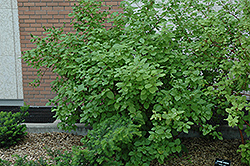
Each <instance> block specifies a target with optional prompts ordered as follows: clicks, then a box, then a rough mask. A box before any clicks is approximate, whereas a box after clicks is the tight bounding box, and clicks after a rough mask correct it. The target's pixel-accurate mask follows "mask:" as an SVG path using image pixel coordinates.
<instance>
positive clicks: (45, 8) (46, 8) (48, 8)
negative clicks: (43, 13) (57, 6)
mask: <svg viewBox="0 0 250 166" xmlns="http://www.w3.org/2000/svg"><path fill="white" fill-rule="evenodd" d="M41 10H53V8H52V7H48V6H46V7H42V9H41Z"/></svg>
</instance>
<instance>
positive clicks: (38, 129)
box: [24, 120, 90, 135]
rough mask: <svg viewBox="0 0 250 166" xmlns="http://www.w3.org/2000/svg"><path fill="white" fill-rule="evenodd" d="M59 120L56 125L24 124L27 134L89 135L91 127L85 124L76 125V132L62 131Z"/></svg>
mask: <svg viewBox="0 0 250 166" xmlns="http://www.w3.org/2000/svg"><path fill="white" fill-rule="evenodd" d="M59 122H60V121H59V120H56V121H55V122H54V123H24V124H26V127H27V130H26V131H27V132H29V133H47V132H66V133H72V134H76V135H87V133H88V130H89V129H90V127H89V126H85V125H84V124H76V126H77V129H76V131H70V132H69V131H64V130H60V129H58V127H57V124H58V123H59Z"/></svg>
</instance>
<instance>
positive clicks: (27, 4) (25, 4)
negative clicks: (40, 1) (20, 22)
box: [23, 2, 35, 6]
mask: <svg viewBox="0 0 250 166" xmlns="http://www.w3.org/2000/svg"><path fill="white" fill-rule="evenodd" d="M34 5H35V3H31V2H28V3H23V6H34Z"/></svg>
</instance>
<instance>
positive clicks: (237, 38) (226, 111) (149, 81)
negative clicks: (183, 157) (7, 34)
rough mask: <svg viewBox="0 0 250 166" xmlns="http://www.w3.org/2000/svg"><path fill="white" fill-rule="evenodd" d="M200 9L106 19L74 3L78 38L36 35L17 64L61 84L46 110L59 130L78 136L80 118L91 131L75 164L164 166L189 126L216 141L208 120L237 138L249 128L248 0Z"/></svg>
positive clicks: (205, 3)
mask: <svg viewBox="0 0 250 166" xmlns="http://www.w3.org/2000/svg"><path fill="white" fill-rule="evenodd" d="M200 2H201V3H197V1H193V0H168V2H158V1H157V2H156V1H154V0H150V1H148V0H134V1H123V2H121V7H122V8H123V9H124V12H123V13H112V14H111V13H110V12H109V11H100V10H101V9H100V7H101V3H102V2H97V1H94V0H81V1H79V5H78V6H75V7H74V8H73V13H71V14H70V16H72V17H73V18H74V20H73V22H72V24H73V28H74V30H75V33H66V34H65V33H64V31H63V28H60V29H55V28H49V29H46V31H45V33H47V34H46V35H45V36H44V37H37V36H33V39H32V40H31V41H32V42H33V43H34V44H35V45H37V47H36V48H35V49H33V50H29V51H26V52H25V55H24V56H23V59H24V60H25V61H26V62H27V64H28V65H29V66H32V67H34V68H36V69H38V76H41V75H43V70H41V68H44V67H45V68H49V69H51V71H52V72H54V73H56V74H57V75H58V77H57V79H56V80H55V81H54V82H53V83H52V89H53V91H55V92H56V94H57V96H56V97H55V98H54V99H52V100H51V101H50V103H48V104H53V105H55V106H57V107H56V108H55V109H54V110H53V111H56V117H57V118H58V119H60V120H61V121H62V122H61V123H59V127H60V128H62V129H66V130H70V129H75V127H76V126H75V123H76V121H77V120H79V119H80V121H81V123H85V124H86V125H88V124H89V125H91V126H92V127H93V130H92V131H90V132H89V133H88V135H87V136H86V138H85V139H84V144H85V146H86V147H85V149H84V150H82V151H81V150H79V151H77V153H79V155H78V156H81V155H82V157H80V158H79V160H82V161H86V162H85V163H89V165H110V164H113V165H149V164H150V162H151V161H152V160H154V159H156V160H158V161H159V162H160V163H163V162H164V160H165V159H166V158H167V157H168V156H169V155H170V154H173V153H179V152H180V151H181V150H182V148H181V147H182V146H181V142H180V140H179V139H178V135H179V133H182V132H184V133H188V131H189V129H190V128H191V126H192V125H197V126H199V127H200V128H199V130H200V131H201V132H202V134H203V135H211V136H212V137H213V138H219V139H222V137H221V134H220V133H217V132H216V131H215V129H216V127H217V126H213V125H210V124H208V123H207V121H208V120H210V119H211V118H212V117H213V115H214V114H215V115H218V114H219V115H226V116H227V121H228V124H229V126H232V127H233V126H238V127H239V128H241V129H242V128H243V124H245V122H248V121H249V118H248V116H247V115H245V113H244V111H243V108H246V109H247V110H249V104H248V103H247V101H246V96H242V94H244V93H243V92H244V91H248V90H249V86H248V85H249V84H250V79H249V73H250V65H249V63H250V55H249V51H250V47H249V45H250V42H249V29H250V20H249V18H250V16H249V15H250V13H249V9H250V7H249V6H250V4H249V1H248V0H239V1H235V2H233V3H232V2H224V1H216V2H214V1H212V0H201V1H200ZM132 3H134V4H135V5H133V6H137V7H133V6H132V5H131V4H132ZM138 4H140V5H141V6H138ZM216 4H217V5H218V6H222V7H221V8H218V10H217V11H215V10H213V8H214V7H215V5H216ZM159 11H161V12H159ZM107 22H111V23H112V27H111V28H106V27H104V25H105V23H107ZM40 79H41V77H38V79H36V80H34V82H33V83H35V85H37V86H38V85H39V82H40ZM246 124H248V123H246ZM249 128H250V126H248V129H247V130H246V131H247V134H248V135H249V134H250V132H249ZM83 163H84V162H83Z"/></svg>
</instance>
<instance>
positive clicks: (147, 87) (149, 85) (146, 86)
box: [145, 84, 153, 89]
mask: <svg viewBox="0 0 250 166" xmlns="http://www.w3.org/2000/svg"><path fill="white" fill-rule="evenodd" d="M152 86H153V85H152V84H147V85H145V88H146V89H149V88H150V87H152Z"/></svg>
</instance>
